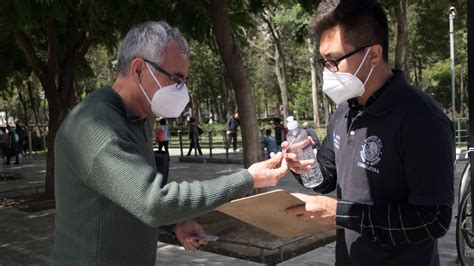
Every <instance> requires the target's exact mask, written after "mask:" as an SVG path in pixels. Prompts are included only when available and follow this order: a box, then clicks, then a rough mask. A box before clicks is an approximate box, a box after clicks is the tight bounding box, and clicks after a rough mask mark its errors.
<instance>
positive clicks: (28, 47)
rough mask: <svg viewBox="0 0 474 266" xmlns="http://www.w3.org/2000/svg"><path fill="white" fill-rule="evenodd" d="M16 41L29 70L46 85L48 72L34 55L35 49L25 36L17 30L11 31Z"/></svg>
mask: <svg viewBox="0 0 474 266" xmlns="http://www.w3.org/2000/svg"><path fill="white" fill-rule="evenodd" d="M13 33H14V36H15V39H16V41H17V42H18V43H19V44H20V46H21V48H22V49H23V52H24V53H25V56H26V58H27V59H28V61H29V62H30V64H31V68H32V69H33V71H34V72H35V73H36V75H37V76H38V78H39V79H40V80H41V83H43V84H44V85H46V84H47V83H48V71H47V69H46V67H45V66H44V65H43V62H41V60H40V59H39V58H38V56H37V55H36V52H35V49H34V48H33V45H32V44H31V42H30V39H29V38H28V37H27V36H26V34H25V33H24V32H22V31H20V30H18V29H14V31H13Z"/></svg>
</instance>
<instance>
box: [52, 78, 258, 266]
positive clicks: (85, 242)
mask: <svg viewBox="0 0 474 266" xmlns="http://www.w3.org/2000/svg"><path fill="white" fill-rule="evenodd" d="M149 128H150V127H149V123H148V122H147V120H146V119H140V118H139V117H138V116H137V115H135V114H134V113H133V112H132V111H131V110H130V109H129V108H128V107H127V106H126V105H125V103H124V102H123V100H122V98H121V97H120V96H119V95H118V94H117V93H116V92H115V91H114V90H113V89H112V88H110V87H108V88H104V89H100V90H97V91H95V92H93V93H92V94H91V95H90V96H88V97H87V98H86V99H85V100H84V101H83V102H81V103H80V104H78V105H77V106H76V107H75V108H74V109H73V110H72V111H71V112H70V113H69V115H68V116H67V117H66V119H65V120H64V122H63V124H62V125H61V127H60V129H59V131H58V132H57V136H56V139H55V141H56V142H55V154H56V156H55V176H56V181H55V182H56V183H55V185H56V220H55V224H56V225H55V242H54V247H53V250H52V255H51V257H52V264H53V265H72V264H76V265H85V264H86V265H99V264H101V265H154V264H155V260H156V245H157V240H158V239H157V236H158V227H159V226H164V225H169V224H173V223H178V222H181V221H184V220H187V219H189V218H193V217H196V216H198V215H200V214H203V213H205V212H208V211H210V210H212V209H214V208H216V207H217V206H219V205H221V204H223V203H225V202H228V201H230V200H232V199H235V198H239V197H243V196H244V195H245V194H247V193H249V192H251V190H252V187H253V180H252V177H251V175H250V173H249V172H248V171H247V170H242V171H240V172H238V173H235V174H232V175H228V176H222V177H219V178H215V179H212V180H208V181H201V182H198V181H194V182H181V183H177V182H171V183H169V184H167V185H166V186H164V187H163V188H161V187H160V183H161V179H162V176H161V174H159V173H157V171H156V166H155V159H154V153H153V148H152V136H151V132H150V130H149Z"/></svg>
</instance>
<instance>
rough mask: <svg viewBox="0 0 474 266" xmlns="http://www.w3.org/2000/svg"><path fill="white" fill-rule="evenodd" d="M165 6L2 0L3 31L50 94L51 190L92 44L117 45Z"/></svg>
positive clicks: (0, 27) (48, 193)
mask: <svg viewBox="0 0 474 266" xmlns="http://www.w3.org/2000/svg"><path fill="white" fill-rule="evenodd" d="M130 10H134V12H133V13H132V12H130ZM165 10H167V9H166V8H163V7H162V6H159V5H158V4H155V5H146V6H145V3H143V2H142V1H139V0H136V1H133V0H132V1H126V0H121V1H114V2H111V1H77V0H66V1H50V0H36V1H35V0H29V1H14V0H6V1H1V2H0V22H1V23H0V32H1V35H5V36H9V38H10V39H13V40H15V41H16V42H17V43H18V45H19V46H20V48H21V50H22V52H23V54H24V56H25V57H26V59H27V61H28V63H29V64H30V66H31V69H32V71H33V73H35V75H36V76H37V77H38V79H39V81H40V83H41V86H42V88H43V90H44V92H45V95H46V99H47V100H48V105H49V125H48V128H49V134H48V141H47V142H48V145H47V146H48V157H47V166H46V187H45V194H46V196H49V197H54V140H55V137H56V132H57V130H58V128H59V126H60V125H61V122H62V121H63V120H64V118H65V117H66V115H67V113H68V112H69V111H70V110H71V109H72V107H74V105H75V104H76V94H77V93H76V86H74V82H75V78H76V77H77V75H76V74H77V73H76V68H77V67H78V66H79V65H81V64H85V63H84V57H85V55H86V53H87V52H88V50H89V48H90V47H91V45H93V44H104V45H105V46H106V47H114V46H115V45H116V44H117V40H118V36H120V33H123V32H125V31H128V29H129V27H130V24H131V23H132V24H133V23H137V22H138V21H139V20H140V21H142V20H143V19H144V18H145V19H146V18H150V17H157V16H159V15H160V14H162V13H166V12H165ZM160 12H162V13H160Z"/></svg>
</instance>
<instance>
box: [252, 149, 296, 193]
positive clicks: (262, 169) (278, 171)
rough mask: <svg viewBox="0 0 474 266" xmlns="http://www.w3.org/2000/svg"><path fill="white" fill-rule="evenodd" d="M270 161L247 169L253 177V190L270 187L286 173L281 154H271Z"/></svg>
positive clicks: (255, 164)
mask: <svg viewBox="0 0 474 266" xmlns="http://www.w3.org/2000/svg"><path fill="white" fill-rule="evenodd" d="M270 157H271V158H270V159H268V160H266V161H263V162H259V163H254V164H252V165H251V166H250V167H249V169H248V170H249V172H250V174H251V175H252V177H253V183H254V188H263V187H272V186H275V185H276V184H277V183H278V181H280V179H281V178H282V177H283V176H284V175H285V174H286V173H287V172H288V167H287V164H286V161H285V160H283V155H282V154H281V152H279V153H277V154H276V155H275V154H274V153H272V154H271V155H270Z"/></svg>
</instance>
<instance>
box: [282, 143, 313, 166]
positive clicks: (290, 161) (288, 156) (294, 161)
mask: <svg viewBox="0 0 474 266" xmlns="http://www.w3.org/2000/svg"><path fill="white" fill-rule="evenodd" d="M307 141H308V143H309V142H311V143H312V144H311V145H313V144H314V141H313V139H312V138H311V137H308V140H307ZM302 143H303V144H304V145H305V146H306V145H307V144H308V143H306V142H302ZM300 145H301V144H300ZM292 147H293V145H292ZM297 148H298V147H297ZM281 150H282V151H284V152H283V155H284V157H285V161H286V163H287V166H288V168H289V169H290V170H291V171H292V172H295V173H297V174H303V173H306V172H308V171H310V170H311V166H312V165H313V164H314V163H316V162H315V161H314V160H301V161H299V160H298V158H297V157H296V154H294V153H292V152H291V150H289V147H288V141H284V142H282V143H281Z"/></svg>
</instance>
